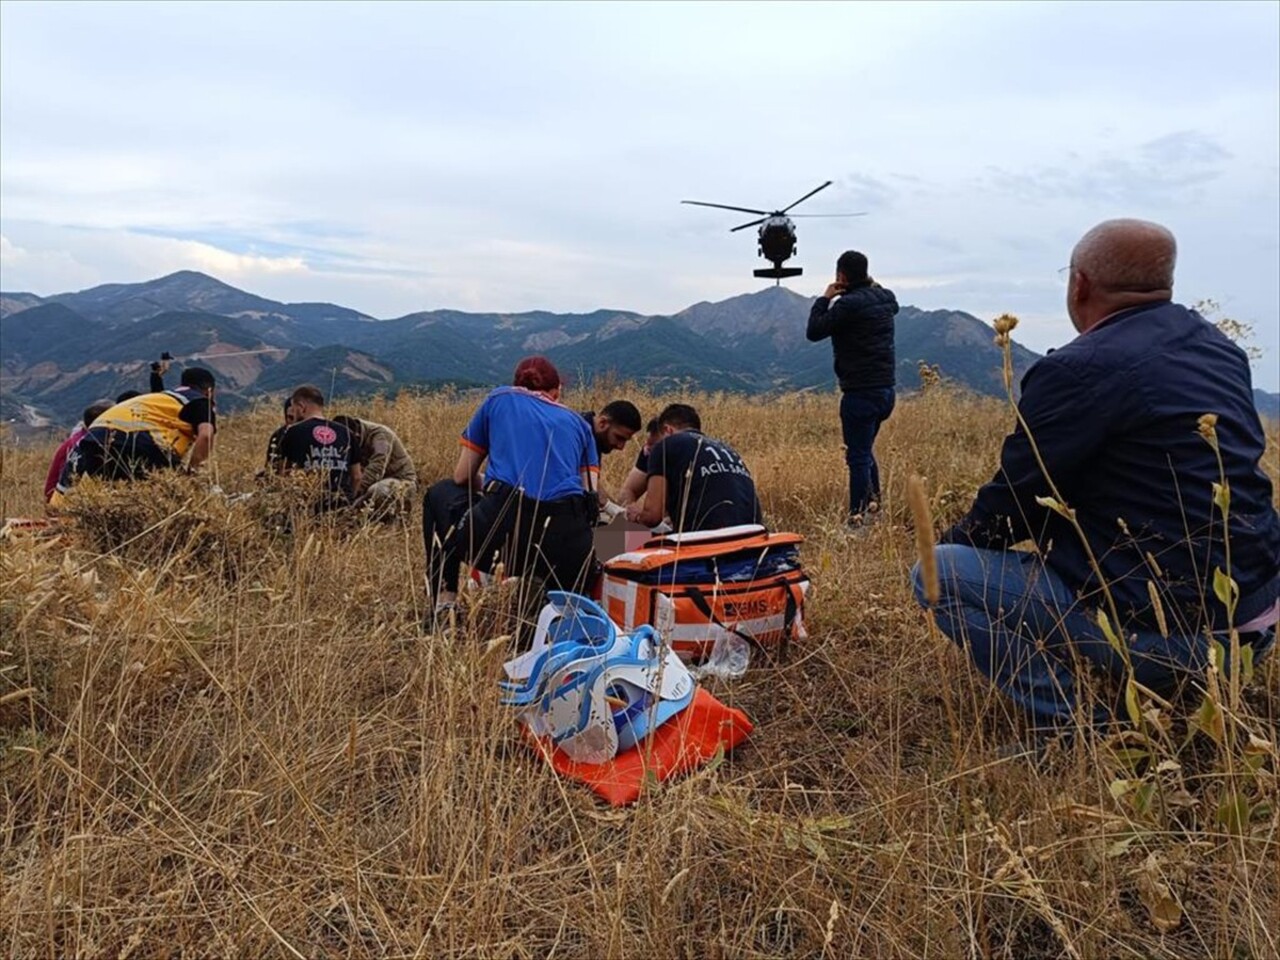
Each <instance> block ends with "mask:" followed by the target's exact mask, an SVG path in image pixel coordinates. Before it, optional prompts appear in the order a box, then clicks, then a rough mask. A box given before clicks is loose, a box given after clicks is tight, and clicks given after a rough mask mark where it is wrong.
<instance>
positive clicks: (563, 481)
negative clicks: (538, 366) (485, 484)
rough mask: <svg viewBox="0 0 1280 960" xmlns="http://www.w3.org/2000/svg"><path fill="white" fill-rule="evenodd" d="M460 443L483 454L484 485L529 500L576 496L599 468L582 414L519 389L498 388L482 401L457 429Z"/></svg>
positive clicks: (529, 391) (531, 392)
mask: <svg viewBox="0 0 1280 960" xmlns="http://www.w3.org/2000/svg"><path fill="white" fill-rule="evenodd" d="M462 443H463V445H464V446H467V447H470V448H471V449H472V450H475V451H476V452H477V453H481V454H485V455H486V456H488V458H489V463H488V465H487V466H486V468H485V480H486V481H488V480H499V481H501V482H503V483H506V484H510V485H511V486H513V487H518V488H520V489H521V490H523V491H524V494H525V496H528V497H532V498H533V499H534V500H561V499H563V498H565V497H571V496H575V495H577V494H580V493H582V492H583V490H585V489H586V488H587V477H588V475H589V474H595V473H597V472H598V471H599V469H600V457H599V455H598V454H597V453H596V440H595V437H594V436H593V435H592V433H591V426H590V424H588V423H587V421H586V420H584V419H582V415H581V414H579V413H576V412H575V411H573V410H570V409H569V408H568V407H563V406H561V405H560V404H558V403H556V402H555V401H554V400H552V399H550V398H549V397H547V396H545V395H544V394H541V393H535V392H533V391H532V390H525V389H524V388H522V387H499V388H498V389H496V390H494V391H493V392H492V393H490V394H489V395H488V396H487V397H485V399H484V402H483V403H482V404H480V406H479V408H478V409H477V410H476V412H475V414H474V415H473V416H472V417H471V422H470V423H468V424H467V428H466V429H465V430H463V431H462ZM593 485H594V484H593Z"/></svg>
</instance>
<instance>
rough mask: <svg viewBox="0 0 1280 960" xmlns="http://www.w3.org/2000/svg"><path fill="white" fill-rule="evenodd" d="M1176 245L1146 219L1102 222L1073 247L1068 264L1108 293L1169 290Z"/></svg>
mask: <svg viewBox="0 0 1280 960" xmlns="http://www.w3.org/2000/svg"><path fill="white" fill-rule="evenodd" d="M1177 260H1178V242H1177V241H1176V240H1175V239H1174V237H1173V233H1172V232H1170V231H1169V230H1168V229H1167V228H1166V227H1162V226H1160V224H1158V223H1152V222H1151V221H1149V220H1132V219H1120V220H1104V221H1103V222H1102V223H1100V224H1098V225H1097V226H1096V227H1094V228H1093V229H1092V230H1090V231H1089V232H1088V233H1086V234H1085V235H1084V236H1083V237H1081V238H1080V242H1079V243H1077V244H1076V247H1075V250H1073V251H1072V253H1071V265H1072V266H1073V267H1075V268H1076V269H1078V270H1079V271H1080V272H1081V273H1083V274H1085V275H1086V276H1088V277H1089V279H1090V280H1092V281H1093V282H1094V283H1095V284H1097V286H1098V287H1099V288H1101V289H1103V290H1106V291H1109V292H1112V293H1151V292H1154V291H1158V290H1169V291H1172V290H1173V268H1174V266H1175V264H1176V263H1177Z"/></svg>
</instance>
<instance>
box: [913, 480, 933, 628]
mask: <svg viewBox="0 0 1280 960" xmlns="http://www.w3.org/2000/svg"><path fill="white" fill-rule="evenodd" d="M907 503H908V504H910V506H911V519H912V521H913V523H914V524H915V528H916V554H917V555H918V556H919V557H920V579H921V581H922V582H923V583H924V596H925V599H926V600H928V601H929V602H930V603H931V604H932V603H937V602H938V596H939V595H940V592H941V591H940V590H939V587H938V557H937V555H936V554H935V553H934V550H933V547H934V539H933V513H932V511H930V509H929V499H928V497H926V496H925V493H924V482H923V481H922V480H921V479H920V478H919V477H918V476H916V475H915V474H914V473H913V474H912V475H911V476H910V477H908V478H907Z"/></svg>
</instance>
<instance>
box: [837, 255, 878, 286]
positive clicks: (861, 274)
mask: <svg viewBox="0 0 1280 960" xmlns="http://www.w3.org/2000/svg"><path fill="white" fill-rule="evenodd" d="M836 272H837V273H841V274H843V275H844V279H845V282H846V283H851V284H859V283H866V282H867V281H868V280H869V279H870V276H869V275H868V273H867V255H866V254H865V253H859V252H858V251H857V250H846V251H845V252H844V253H842V254H840V259H838V260H837V261H836Z"/></svg>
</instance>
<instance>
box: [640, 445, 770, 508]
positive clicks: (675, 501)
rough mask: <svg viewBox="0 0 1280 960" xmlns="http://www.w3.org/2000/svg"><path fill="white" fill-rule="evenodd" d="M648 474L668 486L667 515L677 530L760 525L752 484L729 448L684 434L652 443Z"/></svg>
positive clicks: (734, 452) (735, 455)
mask: <svg viewBox="0 0 1280 960" xmlns="http://www.w3.org/2000/svg"><path fill="white" fill-rule="evenodd" d="M647 472H648V475H649V476H651V477H664V478H665V479H666V481H667V504H666V509H667V516H668V517H670V518H671V523H672V524H673V525H674V526H675V528H676V529H677V530H681V531H690V530H714V529H717V528H718V527H733V526H737V525H738V524H740V523H761V522H762V520H761V513H760V501H759V499H757V497H756V484H755V481H754V480H752V479H751V473H750V471H748V470H747V466H746V464H744V463H743V462H742V458H741V457H740V456H738V454H737V452H736V451H735V450H734V449H733V448H732V447H730V446H729V445H728V444H727V443H721V442H720V441H719V440H712V439H711V438H710V437H704V436H703V435H702V434H701V433H699V432H698V431H696V430H682V431H680V432H679V433H673V434H672V435H671V436H669V437H665V438H664V439H663V440H661V441H660V442H658V443H656V444H654V446H653V449H652V450H650V451H649V469H648V471H647Z"/></svg>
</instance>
